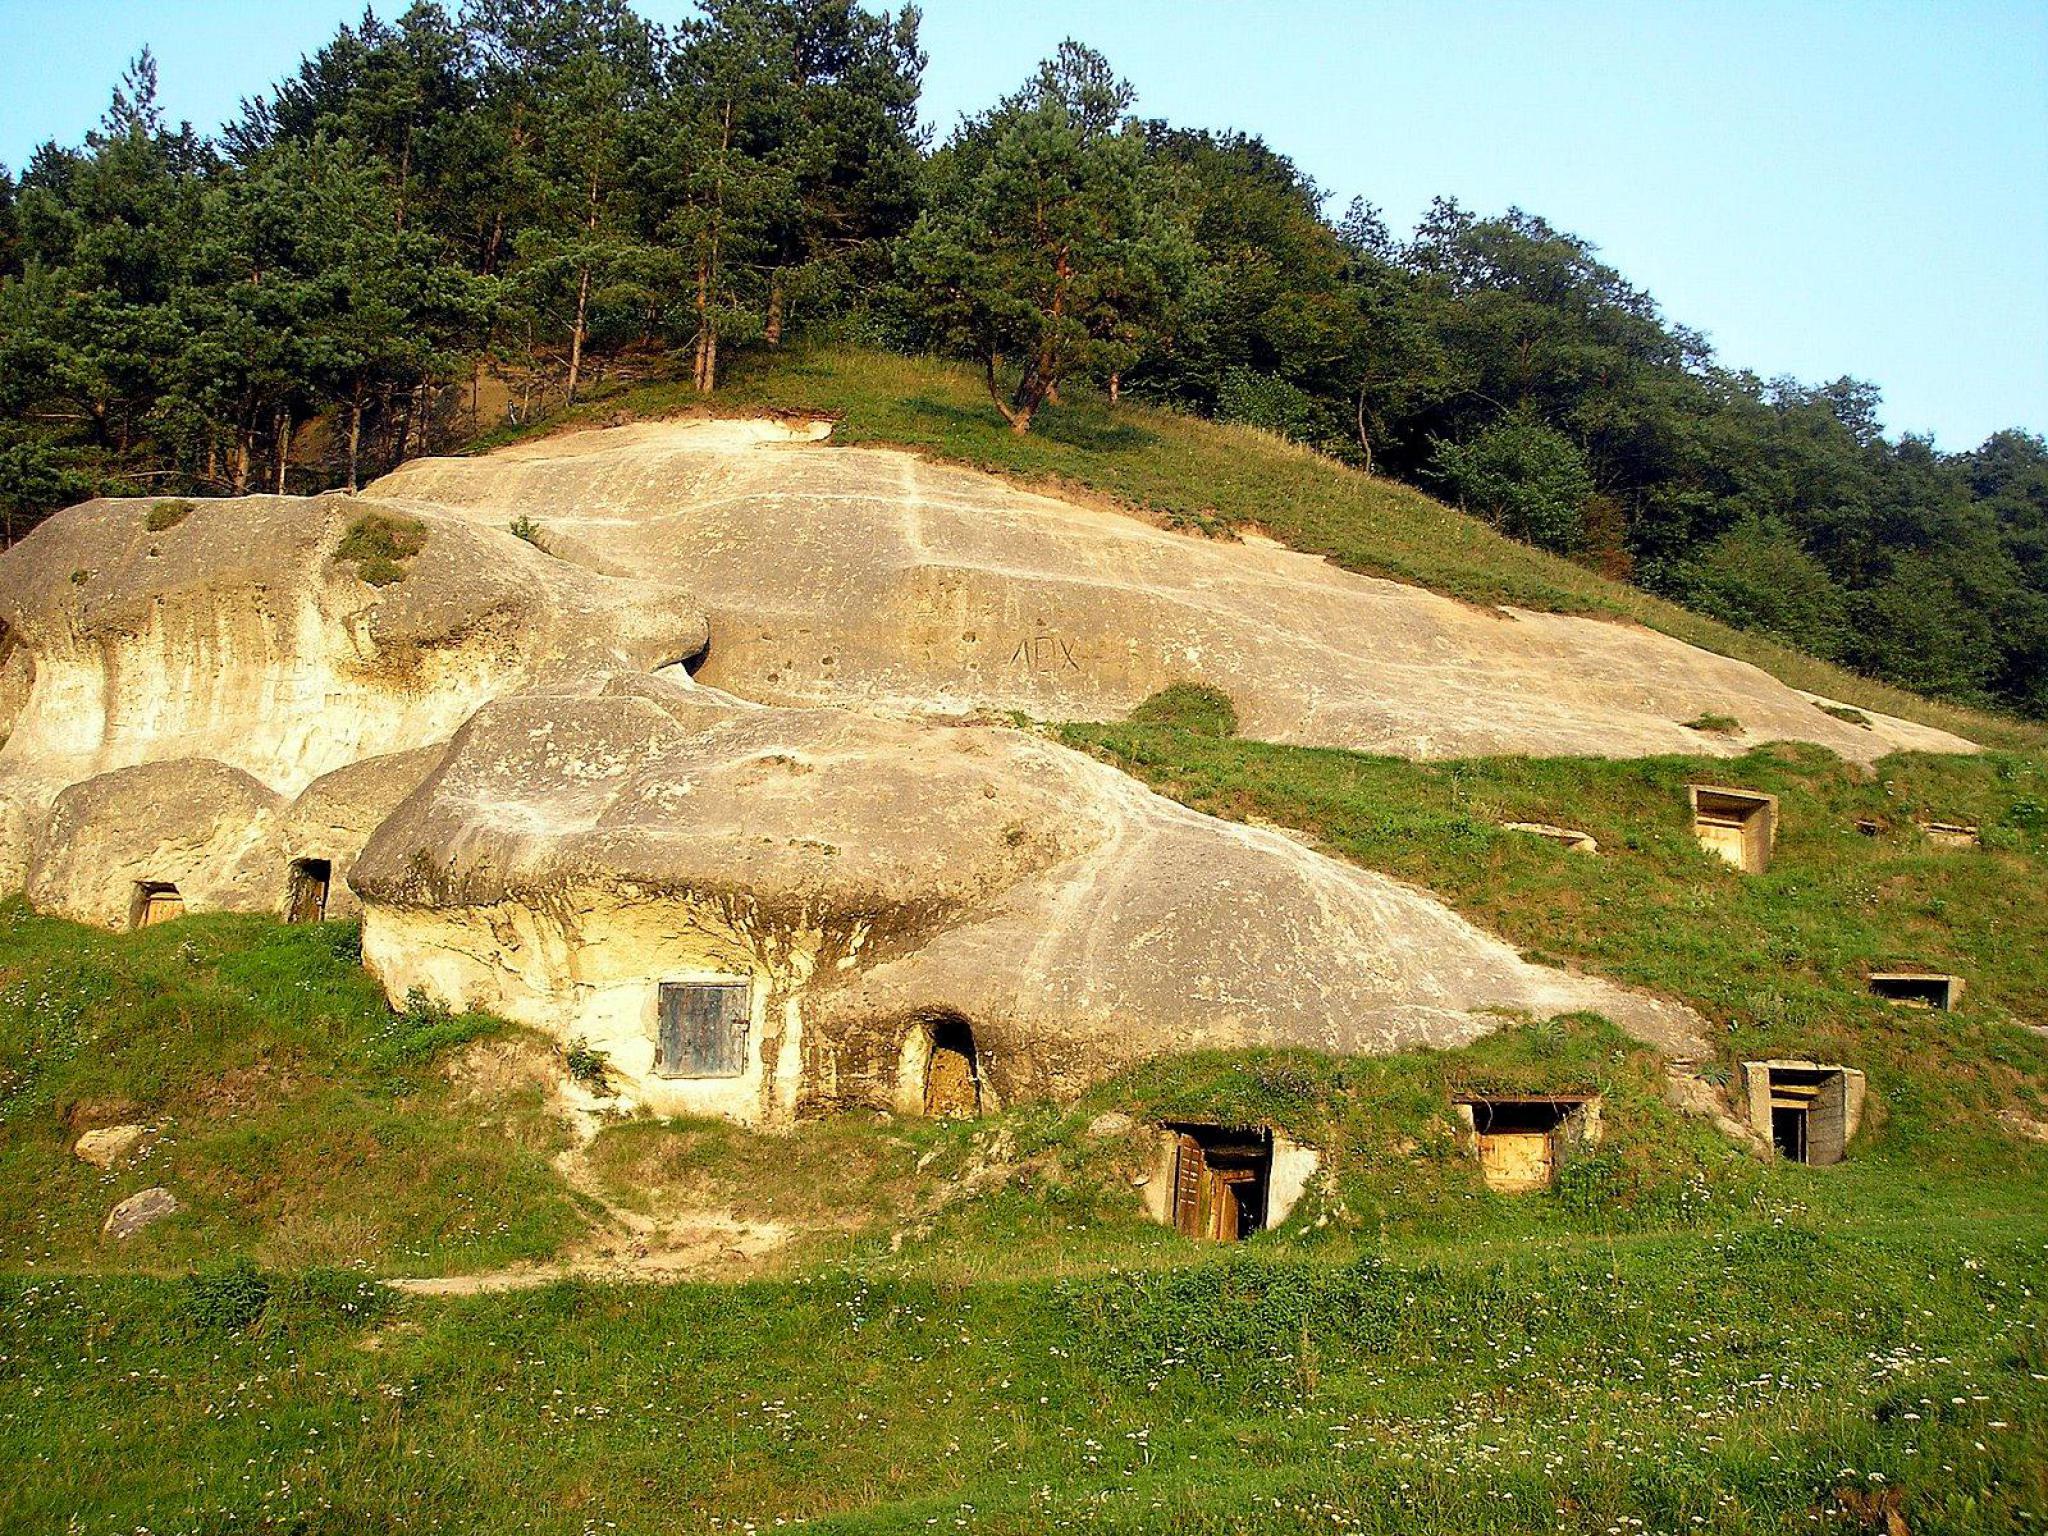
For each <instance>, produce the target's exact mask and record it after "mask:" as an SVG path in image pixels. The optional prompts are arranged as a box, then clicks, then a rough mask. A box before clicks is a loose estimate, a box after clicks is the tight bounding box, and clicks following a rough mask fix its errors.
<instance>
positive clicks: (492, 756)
mask: <svg viewBox="0 0 2048 1536" xmlns="http://www.w3.org/2000/svg"><path fill="white" fill-rule="evenodd" d="M353 880H354V883H355V885H356V889H357V891H358V893H359V894H360V896H361V897H362V899H363V902H364V907H365V928H364V954H365V958H366V959H367V960H368V961H369V963H370V965H371V966H372V968H373V969H374V970H375V971H376V972H377V974H378V975H379V976H380V977H381V978H382V980H383V982H384V985H385V987H386V989H387V991H388V992H389V993H390V994H391V995H392V996H393V997H394V998H398V997H402V996H403V995H404V994H405V993H406V992H408V991H409V990H410V989H411V988H413V987H416V986H418V987H424V988H425V989H426V990H427V991H428V992H429V993H431V994H433V995H435V996H437V997H439V998H440V999H442V1000H443V1001H445V1002H447V1003H449V1004H450V1005H465V1004H466V1005H475V1006H482V1007H487V1008H490V1009H493V1010H496V1011H499V1012H502V1013H505V1014H507V1015H509V1016H510V1017H512V1018H515V1019H519V1020H521V1021H524V1022H528V1023H532V1024H535V1025H538V1026H541V1027H545V1028H549V1029H551V1030H554V1031H556V1032H557V1033H559V1034H560V1035H562V1036H563V1037H565V1038H570V1037H579V1036H580V1037H582V1038H584V1039H585V1040H587V1041H588V1042H589V1043H591V1044H592V1045H595V1046H596V1047H598V1048H599V1049H602V1050H604V1051H606V1052H607V1053H608V1054H609V1056H610V1058H611V1061H612V1064H613V1066H614V1067H615V1068H616V1069H617V1070H618V1071H619V1073H620V1074H621V1075H622V1077H623V1078H624V1080H625V1081H626V1083H627V1084H628V1085H629V1086H630V1088H631V1090H632V1091H633V1092H634V1094H635V1095H636V1096H637V1097H638V1098H640V1099H641V1100H642V1101H643V1102H646V1103H647V1104H649V1105H650V1106H651V1107H653V1108H655V1109H656V1110H658V1111H662V1112H670V1113H683V1112H689V1113H718V1114H725V1115H730V1116H733V1117H735V1118H738V1119H743V1120H748V1121H758V1122H769V1123H774V1122H779V1121H785V1120H787V1119H789V1118H790V1117H792V1116H793V1115H795V1114H798V1113H800V1112H805V1111H808V1110H812V1109H822V1108H826V1107H831V1106H838V1105H857V1104H867V1105H873V1106H875V1107H880V1108H888V1107H892V1106H896V1107H911V1108H915V1107H918V1106H919V1105H920V1103H921V1102H922V1094H923V1091H924V1084H923V1080H922V1076H921V1070H922V1068H923V1066H924V1063H925V1060H926V1058H927V1057H928V1055H929V1054H930V1052H931V1051H932V1049H933V1048H934V1038H935V1030H936V1029H937V1028H938V1027H939V1026H941V1025H944V1026H946V1027H949V1028H955V1029H957V1028H961V1027H964V1028H965V1029H966V1030H967V1031H968V1032H969V1034H970V1035H971V1040H972V1046H973V1055H974V1058H975V1061H976V1063H977V1068H978V1073H979V1080H980V1083H979V1085H980V1089H981V1091H982V1093H983V1094H984V1095H985V1096H986V1097H987V1098H988V1099H990V1100H1004V1099H1012V1098H1018V1097H1024V1096H1032V1095H1039V1094H1054V1095H1064V1094H1069V1093H1072V1092H1074V1091H1077V1090H1078V1089H1079V1088H1081V1087H1082V1086H1083V1085H1085V1084H1086V1083H1088V1082H1090V1081H1093V1080H1096V1079H1098V1078H1100V1077H1102V1076H1104V1075H1107V1074H1108V1073H1110V1072H1113V1071H1116V1070H1118V1069H1119V1068H1121V1067H1123V1066H1125V1065H1127V1064H1129V1063H1131V1062H1134V1061H1136V1060H1138V1059H1140V1058H1143V1057H1146V1056H1150V1055H1155V1054H1158V1053H1161V1052H1167V1051H1179V1050H1191V1049H1199V1048H1204V1047H1220V1048H1228V1047H1239V1046H1254V1045H1302V1046H1312V1047H1315V1048H1318V1049H1322V1050H1328V1051H1336V1052H1346V1053H1375V1052H1382V1051H1391V1050H1398V1049H1402V1048H1405V1047H1409V1046H1417V1045H1452V1044H1458V1043H1462V1042H1464V1041H1468V1040H1471V1039H1473V1038H1476V1037H1477V1036H1479V1035H1481V1034H1484V1033H1486V1032H1488V1031H1490V1030H1492V1029H1494V1028H1497V1027H1499V1025H1500V1024H1501V1023H1503V1022H1504V1021H1505V1018H1506V1017H1507V1016H1509V1015H1513V1014H1527V1015H1535V1016H1539V1017H1541V1016H1550V1015H1554V1014H1558V1013H1564V1012H1570V1011H1574V1010H1579V1009H1596V1010H1599V1011H1601V1012H1604V1013H1606V1014H1607V1015H1608V1016H1609V1017H1611V1018H1614V1019H1615V1020H1616V1021H1617V1022H1619V1023H1621V1024H1622V1025H1623V1026H1624V1027H1626V1028H1629V1029H1631V1030H1633V1031H1635V1032H1637V1033H1638V1034H1640V1035H1642V1036H1643V1037H1644V1038H1647V1039H1651V1040H1653V1041H1655V1042H1657V1043H1658V1044H1660V1045H1662V1046H1664V1047H1666V1048H1668V1049H1672V1050H1677V1051H1683V1050H1687V1049H1690V1048H1691V1047H1692V1045H1693V1044H1694V1029H1695V1027H1696V1022H1697V1021H1696V1020H1695V1019H1694V1018H1693V1016H1692V1015H1691V1014H1690V1013H1689V1012H1687V1011H1686V1010H1684V1009H1682V1008H1677V1007H1673V1006H1670V1005H1666V1004H1662V1003H1659V1002H1658V1001H1656V1000H1654V999H1650V998H1646V997H1643V996H1641V995H1638V994H1634V993H1630V992H1628V991H1626V990H1624V989H1622V988H1619V987H1615V986H1612V985H1609V984H1606V983H1603V982H1598V981H1593V980H1588V979H1585V978H1581V977H1575V976H1571V975H1568V974H1565V973H1563V972H1559V971H1554V970H1548V969H1544V968H1540V967H1536V966H1531V965H1528V964H1525V963H1524V962H1523V961H1522V960H1521V959H1520V958H1519V957H1518V956H1516V954H1515V953H1514V951H1512V950H1511V949H1509V948H1508V947H1507V946H1506V945H1504V944H1502V943H1500V942H1499V941H1498V940H1495V939H1492V938H1489V937H1488V936H1486V935H1485V934H1483V933H1481V932H1479V931H1478V930H1477V929H1475V928H1473V927H1472V926H1471V925H1470V924H1468V923H1466V922H1465V921H1463V920H1462V919H1461V918H1459V917H1457V916H1456V915H1455V914H1454V913H1452V912H1450V911H1449V910H1448V909H1447V908H1445V907H1444V906H1442V905H1441V904H1440V903H1438V902H1437V901H1435V900H1434V899H1432V898H1431V897H1429V896H1428V895H1427V894H1425V893H1424V892H1421V891H1419V890H1416V889H1414V888H1412V887H1408V886H1404V885H1401V884H1399V883H1397V882H1395V881H1392V880H1389V879H1387V878H1385V877H1383V876H1379V875H1375V874H1371V873H1369V872H1367V871H1363V870H1359V869H1355V868H1352V867H1350V866H1348V865H1343V864H1339V863H1337V862H1335V861H1334V860H1331V859H1328V858H1325V857H1323V856H1322V855H1320V854H1317V853H1314V852H1311V851H1310V850H1308V849H1306V848H1304V847H1302V846H1301V845H1300V844H1298V843H1295V842H1293V841H1291V840H1289V839H1288V838H1285V837H1283V836H1280V835H1279V834H1276V833H1272V832H1266V831H1260V830H1258V829H1254V828H1250V827H1244V826H1238V825H1235V824H1231V823H1226V822H1220V821H1216V820H1214V819H1212V818H1209V817H1205V816H1201V815H1199V814H1197V813H1195V812H1192V811H1189V810H1187V809H1185V808H1183V807H1181V806H1178V805H1175V804H1173V803H1172V802H1170V801H1167V800H1164V799H1162V798H1160V797H1159V796H1156V795H1154V794H1152V793H1151V792H1150V791H1148V790H1146V789H1144V788H1143V787H1141V786H1139V785H1138V784H1136V783H1135V782H1133V781H1132V780H1130V779H1129V778H1127V777H1125V776H1124V775H1122V774H1119V773H1117V772H1116V771H1115V770H1113V769H1111V768H1109V767H1107V766H1106V765H1103V764H1100V763H1097V762H1094V761H1093V760H1091V759H1089V758H1086V757H1083V756H1081V755H1080V754H1077V753H1074V752H1070V751H1067V750H1066V749H1064V748H1061V747H1058V746H1055V745H1053V744H1050V743H1048V742H1046V741H1043V740H1042V739H1040V738H1037V737H1035V736H1032V735H1028V734H1026V733H1023V732H1019V731H1011V730H1002V729H995V728H989V727H956V728H946V727H937V726H931V725H922V724H916V723H912V722H906V721H893V720H882V719H875V718H870V717H865V716H860V715H855V714H851V713H849V712H845V711H833V710H816V709H788V708H758V707H752V706H745V705H735V704H732V703H729V702H724V701H720V700H716V699H711V698H707V697H705V696H704V695H703V694H702V693H701V692H699V691H696V690H691V689H686V688H684V687H681V686H678V685H676V684H673V683H669V682H665V681H662V680H659V679H648V678H639V677H624V676H622V677H617V678H614V679H612V680H611V681H609V682H607V683H604V684H602V685H593V686H592V687H590V688H588V689H584V690H577V691H574V692H568V691H563V692H555V693H541V694H528V695H524V696H521V697H517V698H512V699H506V700H501V701H499V702H497V703H495V704H492V705H490V706H488V707H486V708H485V709H483V710H481V711H480V712H479V713H478V714H477V715H476V717H475V718H474V719H472V720H471V721H470V723H469V724H468V725H467V726H465V727H464V728H463V730H462V731H461V732H460V733H459V734H458V735H457V737H456V739H455V741H454V742H453V743H452V745H451V747H450V749H449V753H448V756H447V757H446V759H444V761H443V762H442V764H441V766H440V767H439V768H438V769H437V770H436V771H435V773H434V774H433V775H432V776H431V777H430V778H429V779H428V781H427V782H426V784H425V785H423V786H422V788H421V790H420V792H419V793H418V794H416V795H415V796H414V797H413V798H412V799H410V800H409V801H407V802H406V804H405V805H404V806H402V807H401V808H400V810H399V811H398V812H397V813H396V814H395V815H394V816H393V817H392V818H391V819H390V820H389V821H387V822H386V823H385V824H384V825H383V826H382V827H381V828H380V829H379V830H378V832H377V834H376V836H375V837H374V838H373V839H372V840H371V842H370V844H369V846H368V847H367V848H365V849H364V851H363V854H362V857H361V858H360V860H359V861H358V862H357V864H356V867H355V872H354V875H353ZM716 981H727V982H732V983H735V984H737V985H739V986H740V987H742V988H743V997H744V1006H745V1008H746V1010H747V1012H746V1017H745V1021H744V1033H745V1037H746V1043H745V1047H744V1051H743V1054H742V1056H741V1057H740V1058H739V1059H737V1060H736V1061H735V1062H734V1063H732V1065H735V1066H736V1067H737V1070H736V1071H731V1072H728V1073H724V1074H722V1075H711V1074H705V1075H695V1076H664V1075H662V1068H661V1067H658V1066H657V1059H656V1054H657V1046H658V1045H659V1044H661V1018H660V1012H661V998H660V990H661V985H662V983H664V982H716ZM665 1065H668V1066H672V1065H673V1063H667V1064H665Z"/></svg>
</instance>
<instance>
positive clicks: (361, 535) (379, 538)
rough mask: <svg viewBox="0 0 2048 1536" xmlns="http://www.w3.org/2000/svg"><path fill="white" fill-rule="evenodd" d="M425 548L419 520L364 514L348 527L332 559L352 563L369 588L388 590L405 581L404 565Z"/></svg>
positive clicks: (423, 530) (423, 533)
mask: <svg viewBox="0 0 2048 1536" xmlns="http://www.w3.org/2000/svg"><path fill="white" fill-rule="evenodd" d="M426 544H427V528H426V524H424V523H422V522H421V521H420V520H419V519H418V518H413V517H402V516H397V515H395V514H392V513H387V512H365V513H364V514H363V515H362V516H361V517H359V518H357V519H356V520H355V521H354V522H353V523H350V524H349V526H348V531H347V532H346V533H344V534H343V535H342V536H341V542H340V543H339V544H337V545H335V547H334V558H335V559H337V560H352V561H354V562H355V567H356V575H357V577H358V578H359V579H361V580H362V581H365V582H367V583H369V585H371V586H373V587H388V586H390V585H391V584H392V583H393V582H397V581H403V580H405V572H406V562H407V561H408V560H410V559H412V557H413V556H414V555H417V554H418V553H419V552H420V551H421V550H422V549H424V548H426Z"/></svg>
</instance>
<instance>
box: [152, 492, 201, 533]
mask: <svg viewBox="0 0 2048 1536" xmlns="http://www.w3.org/2000/svg"><path fill="white" fill-rule="evenodd" d="M192 512H193V506H192V503H191V502H189V501H186V500H184V499H183V498H172V499H168V500H165V501H159V502H155V503H153V504H152V505H151V506H150V509H149V512H148V513H147V515H145V516H144V517H143V519H142V526H143V527H144V528H146V529H147V530H148V531H149V532H151V533H162V532H164V531H165V530H166V529H169V528H175V527H177V526H178V524H180V523H182V522H183V521H185V519H186V518H188V517H190V516H191V515H192Z"/></svg>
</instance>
